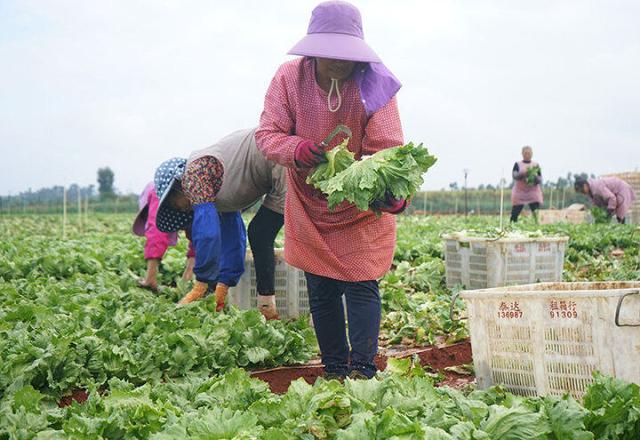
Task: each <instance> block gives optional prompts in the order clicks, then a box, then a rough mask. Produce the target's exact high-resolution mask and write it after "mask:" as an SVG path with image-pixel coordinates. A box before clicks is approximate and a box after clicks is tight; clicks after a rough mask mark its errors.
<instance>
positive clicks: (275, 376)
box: [58, 340, 475, 408]
mask: <svg viewBox="0 0 640 440" xmlns="http://www.w3.org/2000/svg"><path fill="white" fill-rule="evenodd" d="M414 355H415V356H417V357H418V358H419V359H420V364H421V365H422V366H423V367H427V366H428V367H430V369H431V370H432V371H434V372H436V371H438V372H440V373H442V374H443V375H444V380H442V381H441V382H439V383H438V385H439V386H444V385H446V386H450V387H452V388H463V387H465V386H467V385H469V384H471V383H473V382H474V381H475V376H474V375H473V374H469V375H466V374H458V373H455V372H452V371H445V368H447V367H454V366H459V365H465V364H470V363H471V362H472V358H471V343H470V342H469V341H468V340H467V341H464V342H459V343H457V344H453V345H434V346H430V347H419V348H407V347H402V346H397V347H384V348H381V349H380V354H379V355H378V356H376V359H375V363H376V365H377V367H378V369H379V370H384V369H385V368H386V367H387V359H388V358H390V357H393V358H400V359H402V358H407V357H413V356H414ZM323 373H324V369H323V368H322V365H321V364H320V361H319V360H317V359H316V360H312V361H311V362H309V363H308V364H306V365H296V366H290V367H277V368H272V369H269V370H260V371H253V372H251V373H250V374H251V376H252V377H255V378H257V379H260V380H263V381H265V382H267V383H268V384H269V387H270V388H271V391H272V392H274V393H277V394H284V393H286V392H287V389H289V385H290V384H291V382H293V381H294V380H297V379H299V378H303V379H304V380H305V381H307V383H309V384H313V383H314V382H315V381H316V379H317V378H318V377H320V376H322V374H323ZM88 398H89V394H88V393H87V392H86V391H85V390H74V391H73V392H71V394H70V395H67V396H64V397H63V398H62V399H61V400H60V402H59V403H58V405H59V406H60V407H61V408H64V407H66V406H69V405H71V403H72V402H73V401H75V402H78V403H83V402H84V401H86V400H87V399H88Z"/></svg>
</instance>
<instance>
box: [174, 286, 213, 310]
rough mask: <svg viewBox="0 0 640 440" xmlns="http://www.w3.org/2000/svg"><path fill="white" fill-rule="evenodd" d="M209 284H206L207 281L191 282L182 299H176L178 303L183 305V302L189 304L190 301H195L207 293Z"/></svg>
mask: <svg viewBox="0 0 640 440" xmlns="http://www.w3.org/2000/svg"><path fill="white" fill-rule="evenodd" d="M208 287H209V286H208V285H207V283H203V282H201V281H196V282H195V283H194V284H193V288H192V289H191V292H189V293H187V294H186V295H185V296H183V297H182V299H181V300H180V301H178V305H185V304H189V303H192V302H194V301H197V300H199V299H201V298H202V297H203V296H204V294H205V293H207V288H208Z"/></svg>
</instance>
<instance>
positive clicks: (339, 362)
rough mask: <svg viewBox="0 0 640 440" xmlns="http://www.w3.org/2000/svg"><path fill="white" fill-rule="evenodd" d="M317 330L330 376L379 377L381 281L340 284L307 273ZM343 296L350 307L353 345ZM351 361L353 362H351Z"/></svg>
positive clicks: (348, 310) (323, 360) (341, 282)
mask: <svg viewBox="0 0 640 440" xmlns="http://www.w3.org/2000/svg"><path fill="white" fill-rule="evenodd" d="M305 275H306V277H307V290H308V292H309V305H310V308H311V315H312V316H313V326H314V328H315V331H316V337H317V338H318V345H319V346H320V352H321V356H322V363H324V370H325V372H326V373H330V374H337V375H341V376H346V375H348V374H349V373H350V372H351V371H353V370H358V371H360V372H361V373H363V374H364V375H365V376H367V377H373V376H374V375H375V374H376V366H375V364H374V362H373V360H374V358H375V356H376V354H377V352H378V333H379V332H380V310H381V309H380V293H379V291H378V281H377V280H371V281H356V282H348V281H339V280H334V279H332V278H326V277H322V276H319V275H314V274H312V273H309V272H305ZM342 295H344V296H345V299H346V303H347V319H348V321H349V342H351V352H349V342H348V341H347V330H346V323H345V320H344V307H343V304H342ZM349 360H351V362H349Z"/></svg>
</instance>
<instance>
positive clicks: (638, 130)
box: [0, 0, 640, 195]
mask: <svg viewBox="0 0 640 440" xmlns="http://www.w3.org/2000/svg"><path fill="white" fill-rule="evenodd" d="M316 4H317V1H307V0H283V1H248V0H247V1H244V0H235V1H224V2H223V1H213V0H209V1H204V0H203V1H195V0H180V1H178V0H175V1H160V0H111V1H98V0H93V1H83V0H75V1H71V0H34V1H27V0H25V1H12V0H0V60H1V61H0V66H1V67H0V158H1V159H0V164H1V165H0V170H1V172H0V194H2V195H7V194H16V193H18V192H20V191H23V190H26V189H28V188H32V189H34V190H35V189H37V188H41V187H47V186H53V185H69V184H72V183H79V184H81V185H83V186H84V185H88V184H95V183H96V170H97V169H98V168H99V167H103V166H109V167H111V168H112V169H113V171H114V173H115V186H116V188H117V190H119V191H121V192H139V191H141V190H142V188H143V187H144V186H145V184H146V183H147V182H148V181H150V180H151V179H152V177H153V173H154V170H155V168H156V167H157V166H158V165H159V164H160V163H161V162H162V161H163V160H165V159H168V158H170V157H175V156H183V157H187V156H188V155H189V153H190V152H191V151H193V150H197V149H200V148H203V147H206V146H208V145H211V144H212V143H214V142H215V141H216V140H218V139H220V138H221V137H223V136H225V135H226V134H228V133H230V132H232V131H235V130H237V129H240V128H246V127H251V126H254V125H257V124H258V120H259V116H260V112H261V111H262V104H263V100H264V93H265V91H266V89H267V86H268V84H269V82H270V80H271V78H272V76H273V74H274V73H275V71H276V69H277V67H278V66H279V65H280V64H281V63H283V62H285V61H287V60H289V59H291V58H292V57H291V56H288V55H286V53H287V51H288V50H289V49H290V48H291V47H292V46H293V45H294V44H295V43H296V42H297V41H298V40H299V39H300V38H302V37H303V36H304V35H305V33H306V29H307V24H308V20H309V17H310V15H311V11H312V9H313V7H314V6H315V5H316ZM354 4H355V5H356V6H358V8H359V9H360V11H361V13H362V17H363V24H364V32H365V40H366V41H367V42H368V43H369V45H371V46H372V47H373V49H374V50H375V51H376V52H377V53H378V54H379V55H380V57H381V58H382V59H383V60H384V62H385V64H386V65H387V66H388V67H389V68H390V69H391V70H392V71H393V72H394V73H395V75H396V76H397V77H398V78H399V79H400V80H401V82H402V83H403V87H402V89H401V90H400V92H399V94H398V102H399V107H400V115H401V119H402V124H403V128H404V134H405V140H406V141H414V142H422V143H424V144H425V145H427V146H428V147H429V149H430V151H431V152H432V153H434V154H435V155H436V156H437V157H438V163H437V164H436V166H435V167H434V168H433V169H432V170H430V171H429V173H428V174H427V175H426V176H425V185H424V188H426V189H440V188H445V187H448V185H449V183H451V182H459V183H461V182H462V181H463V170H464V169H468V170H469V185H470V186H475V185H477V184H480V183H485V184H487V183H493V184H497V183H498V182H499V181H500V179H501V177H502V176H504V177H505V178H508V177H509V176H510V171H511V167H512V166H513V163H514V161H516V160H518V159H519V157H520V149H521V147H522V146H523V145H531V146H532V147H533V149H534V159H535V160H537V161H539V162H540V165H541V167H542V170H543V174H544V176H545V177H546V178H551V179H554V180H555V178H557V177H558V176H565V175H566V174H567V172H569V171H587V172H589V173H595V174H606V173H612V172H621V171H632V170H638V169H640V123H639V122H640V26H639V25H638V22H639V20H640V2H638V1H637V0H627V1H622V0H621V1H617V0H599V1H589V0H549V1H547V0H535V1H534V0H527V1H524V0H502V1H497V0H495V1H490V0H465V1H445V0H426V1H409V0H395V1H393V2H391V1H388V0H386V1H383V0H358V1H355V2H354Z"/></svg>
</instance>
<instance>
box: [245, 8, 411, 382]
mask: <svg viewBox="0 0 640 440" xmlns="http://www.w3.org/2000/svg"><path fill="white" fill-rule="evenodd" d="M289 54H293V55H301V56H302V58H298V59H295V60H293V61H289V62H286V63H284V64H283V65H281V66H280V68H279V69H278V71H277V72H276V74H275V77H274V78H273V80H272V81H271V85H270V86H269V89H268V91H267V93H266V97H265V103H264V110H263V112H262V115H261V118H260V127H259V129H258V131H257V132H256V142H257V145H258V148H259V149H260V150H262V152H263V153H264V154H265V155H266V157H267V158H268V159H270V160H273V161H275V162H277V163H280V164H282V165H284V166H285V167H287V185H288V188H289V190H288V192H287V196H286V210H285V259H286V261H287V262H288V263H289V264H291V265H293V266H295V267H298V268H300V269H302V270H304V271H305V275H306V279H307V287H308V292H309V303H310V309H311V314H312V317H313V324H314V328H315V332H316V337H317V339H318V343H319V345H320V351H321V353H322V361H323V363H324V365H325V374H326V375H327V376H329V377H335V376H338V377H344V376H346V375H350V376H352V377H372V376H374V375H375V372H376V366H375V364H374V363H373V359H374V356H375V355H376V353H377V349H378V333H379V327H380V295H379V291H378V281H377V280H378V278H380V277H382V276H383V275H384V274H385V272H387V270H388V269H389V267H390V265H391V262H392V259H393V252H394V247H395V226H396V223H395V219H394V217H393V215H390V214H397V213H399V212H401V211H402V210H403V209H404V208H405V206H406V201H405V200H394V199H393V198H391V197H388V198H387V199H386V200H380V201H375V202H374V203H376V208H379V210H381V211H382V215H381V216H376V214H374V213H373V212H372V211H360V210H358V208H357V207H356V206H355V205H352V204H348V203H346V202H345V203H342V204H340V205H338V206H337V207H336V208H335V209H334V210H332V211H330V210H329V209H328V207H327V199H326V198H325V197H324V196H323V194H322V193H321V192H320V191H319V190H316V189H314V188H313V187H312V186H310V185H308V184H307V183H306V182H305V179H306V178H307V175H308V174H309V173H310V171H311V170H312V169H313V168H314V167H315V166H316V165H318V164H319V163H320V162H321V161H323V160H324V146H325V145H324V142H323V143H321V142H320V141H322V140H323V139H324V138H325V136H327V134H329V133H330V132H332V130H333V129H334V128H335V127H336V126H337V125H339V124H344V125H346V126H348V127H349V128H350V130H351V132H352V137H351V141H350V142H349V145H348V148H349V150H351V151H352V152H353V153H355V155H356V158H357V159H360V158H361V157H362V156H363V155H369V154H373V153H375V152H376V151H379V150H382V149H385V148H390V147H395V146H398V145H402V144H403V135H402V127H401V124H400V116H399V114H398V106H397V103H396V98H395V95H396V93H397V91H398V90H399V88H400V83H399V82H398V80H397V79H396V78H395V77H394V76H393V74H392V73H391V72H390V71H389V70H387V68H386V67H385V66H384V65H383V64H382V62H381V60H380V58H379V57H378V56H377V55H376V54H375V52H374V51H373V50H372V49H371V48H370V47H369V46H368V45H367V44H366V43H365V41H364V39H363V33H362V23H361V18H360V12H359V11H358V9H356V8H355V7H354V6H353V5H351V4H349V3H346V2H342V1H330V2H324V3H321V4H319V5H318V6H317V7H316V8H315V9H314V10H313V12H312V15H311V21H310V23H309V29H308V34H307V36H306V37H304V38H303V39H302V40H301V41H300V42H299V43H298V44H296V45H295V46H294V47H293V49H291V50H290V51H289ZM342 140H344V135H339V136H335V137H334V138H333V139H332V140H331V141H330V142H329V141H327V144H328V145H329V147H335V146H336V145H337V144H338V143H340V142H341V141H342ZM343 295H345V298H346V305H347V315H348V320H349V339H348V340H349V342H350V343H351V352H349V344H348V342H347V333H346V328H345V327H346V326H345V316H344V309H343V303H342V296H343Z"/></svg>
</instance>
